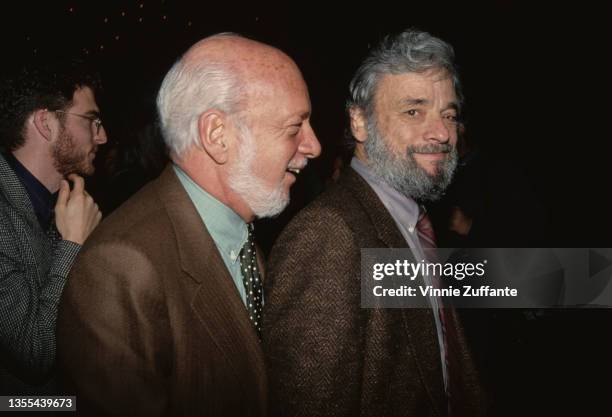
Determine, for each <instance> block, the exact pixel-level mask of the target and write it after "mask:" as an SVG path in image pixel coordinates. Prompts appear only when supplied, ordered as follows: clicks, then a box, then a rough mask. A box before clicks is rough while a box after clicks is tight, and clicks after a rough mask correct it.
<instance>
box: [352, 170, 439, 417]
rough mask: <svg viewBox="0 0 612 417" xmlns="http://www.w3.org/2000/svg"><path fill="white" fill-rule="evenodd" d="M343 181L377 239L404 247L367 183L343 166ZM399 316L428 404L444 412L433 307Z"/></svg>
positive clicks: (402, 241)
mask: <svg viewBox="0 0 612 417" xmlns="http://www.w3.org/2000/svg"><path fill="white" fill-rule="evenodd" d="M343 181H344V185H346V186H347V187H348V188H349V189H351V191H352V194H353V195H354V196H355V198H356V199H357V200H358V201H359V203H360V204H361V207H362V209H363V210H364V211H365V212H366V213H367V214H368V216H369V217H370V219H371V221H372V224H373V225H374V228H375V229H376V231H377V233H378V237H379V239H380V240H381V241H383V242H384V243H385V245H386V246H387V247H389V248H408V244H407V243H406V240H405V239H404V237H403V236H402V234H401V232H400V231H399V230H398V229H397V226H396V224H395V221H394V220H393V217H391V214H390V213H389V211H388V210H387V209H386V208H385V206H384V205H383V203H382V202H381V201H380V199H379V198H378V195H377V194H376V193H375V192H374V190H373V189H372V188H371V187H370V185H369V184H368V183H367V182H366V181H365V180H364V179H363V178H362V177H361V176H360V175H359V174H358V173H357V172H356V171H355V170H354V169H352V168H349V169H347V171H346V173H345V176H344V178H343ZM418 280H420V282H419V284H423V281H422V277H420V276H419V278H418ZM402 317H403V321H404V329H405V331H406V332H407V335H408V340H409V344H410V346H408V348H409V349H410V350H411V351H412V353H413V355H414V358H415V362H416V367H417V369H418V371H419V374H420V377H421V379H422V381H423V385H424V386H425V387H426V390H427V392H428V394H429V397H430V399H431V402H432V406H433V407H434V408H435V409H436V411H437V413H438V415H446V410H441V409H440V407H439V405H440V404H445V403H446V398H445V394H444V383H443V377H442V365H441V358H440V347H439V344H438V336H437V333H436V324H435V322H434V317H433V311H432V309H416V308H410V309H408V308H405V309H403V310H402Z"/></svg>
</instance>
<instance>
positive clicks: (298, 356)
mask: <svg viewBox="0 0 612 417" xmlns="http://www.w3.org/2000/svg"><path fill="white" fill-rule="evenodd" d="M453 60H454V53H453V49H452V47H451V46H450V45H448V44H447V43H446V42H444V41H442V40H440V39H438V38H435V37H433V36H431V35H430V34H428V33H425V32H420V31H416V30H407V31H405V32H403V33H400V34H399V35H397V36H393V37H388V38H386V39H385V40H384V41H383V42H382V43H381V44H380V45H378V47H376V48H375V49H373V50H372V51H371V52H370V53H369V55H368V57H367V58H366V59H365V61H364V62H363V63H362V65H361V66H360V68H359V69H358V70H357V73H356V74H355V76H354V78H353V80H352V82H351V84H350V99H349V102H348V106H347V108H348V112H349V117H350V129H351V132H352V135H353V137H354V139H355V142H356V145H355V150H354V157H353V159H352V161H351V165H350V168H348V169H347V170H346V171H345V172H344V173H343V174H342V176H341V177H340V179H339V180H338V181H337V183H336V184H334V186H332V187H331V188H330V189H329V190H327V191H326V192H325V193H323V194H322V195H321V196H320V197H319V198H318V199H316V200H315V201H314V202H313V203H312V204H311V205H310V206H308V207H307V208H305V209H304V210H303V211H302V212H300V213H299V214H298V215H297V216H296V217H295V218H294V219H293V221H292V222H290V224H289V225H288V226H287V228H286V229H285V230H284V231H283V233H282V234H281V236H280V238H279V239H278V241H277V242H276V244H275V245H274V247H273V249H272V252H271V256H270V262H269V265H268V278H267V280H266V282H265V289H266V291H265V294H266V306H265V310H264V329H263V342H264V352H265V353H266V355H267V360H268V362H267V363H268V375H269V381H270V407H271V410H270V411H271V415H273V416H326V417H330V416H331V417H335V416H338V417H339V416H346V417H349V416H351V417H353V416H377V417H378V416H393V417H398V416H400V417H401V416H445V415H452V416H461V415H465V416H479V415H483V414H484V412H485V411H484V409H485V407H484V401H483V396H482V391H481V388H480V385H479V383H478V377H477V375H476V372H475V369H474V366H473V363H472V360H471V358H470V355H469V352H468V350H467V346H466V343H465V340H464V336H463V331H462V328H461V326H460V325H459V323H458V321H457V319H456V316H455V314H454V312H453V310H452V309H442V308H441V306H440V301H439V300H435V299H430V300H428V301H429V302H430V305H431V308H428V309H362V308H360V305H361V292H360V288H361V286H360V280H359V277H360V267H361V253H360V250H361V249H362V248H410V249H411V251H412V253H413V255H414V257H415V258H416V259H427V258H429V259H430V260H433V259H432V258H431V254H432V253H433V251H432V249H435V242H434V241H433V236H432V235H431V234H428V233H426V230H427V226H428V225H429V226H430V225H431V223H430V222H429V221H428V218H427V215H426V213H425V211H424V209H423V207H422V206H421V205H420V203H422V202H424V201H434V200H436V199H438V198H439V197H440V196H441V195H442V194H443V192H444V189H445V188H446V187H447V186H448V185H449V183H450V181H451V178H452V175H453V171H454V170H455V167H456V166H457V150H456V148H455V145H456V142H457V128H458V118H459V113H460V110H461V104H462V96H461V90H460V83H459V78H458V74H457V71H456V68H455V65H454V62H453ZM430 230H431V229H430ZM443 310H446V312H443Z"/></svg>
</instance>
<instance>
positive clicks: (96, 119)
mask: <svg viewBox="0 0 612 417" xmlns="http://www.w3.org/2000/svg"><path fill="white" fill-rule="evenodd" d="M53 111H54V112H55V113H63V114H71V115H73V116H78V117H81V118H83V119H87V120H89V121H90V122H91V123H92V124H93V126H95V127H96V135H99V134H100V128H101V127H102V119H100V118H99V117H98V116H90V115H87V114H78V113H70V112H67V111H63V110H53Z"/></svg>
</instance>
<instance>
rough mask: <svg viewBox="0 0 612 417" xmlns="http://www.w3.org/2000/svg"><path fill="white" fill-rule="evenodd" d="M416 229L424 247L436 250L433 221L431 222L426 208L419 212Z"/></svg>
mask: <svg viewBox="0 0 612 417" xmlns="http://www.w3.org/2000/svg"><path fill="white" fill-rule="evenodd" d="M416 228H417V231H418V233H419V238H420V240H421V244H422V245H423V247H425V248H435V247H436V235H435V233H434V229H433V225H432V224H431V220H429V216H428V215H427V210H425V208H424V207H421V209H420V210H419V219H418V220H417V224H416Z"/></svg>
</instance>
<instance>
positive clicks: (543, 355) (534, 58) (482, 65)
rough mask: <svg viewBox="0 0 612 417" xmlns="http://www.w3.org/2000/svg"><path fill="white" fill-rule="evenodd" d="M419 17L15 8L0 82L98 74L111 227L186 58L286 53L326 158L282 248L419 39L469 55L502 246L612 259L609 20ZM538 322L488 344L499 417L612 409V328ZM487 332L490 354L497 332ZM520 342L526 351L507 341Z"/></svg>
mask: <svg viewBox="0 0 612 417" xmlns="http://www.w3.org/2000/svg"><path fill="white" fill-rule="evenodd" d="M50 3H51V2H50ZM396 3H397V4H396ZM412 3H414V4H411V2H402V3H399V2H380V1H378V2H369V3H367V2H366V3H364V4H365V5H359V4H358V3H357V2H353V3H348V4H340V3H332V2H328V3H327V4H324V5H314V4H311V3H308V2H285V3H279V4H276V5H262V4H259V2H251V3H248V4H246V5H242V4H239V3H235V2H225V3H222V4H213V3H211V2H204V1H198V2H172V1H151V0H147V1H144V0H143V1H135V2H131V1H129V2H128V1H126V2H95V3H94V2H84V1H55V2H52V4H37V3H35V2H23V3H19V4H10V5H8V4H5V5H3V10H2V12H1V24H0V41H1V42H2V48H1V49H0V53H1V54H2V57H3V58H2V68H0V74H4V73H6V72H9V71H11V70H14V69H15V68H17V69H18V68H19V66H20V64H21V63H22V62H23V61H24V60H26V59H29V58H32V57H33V56H36V57H39V58H43V59H44V57H45V56H53V55H66V54H68V53H71V54H77V55H81V56H83V57H87V58H90V59H92V60H93V61H94V62H95V63H96V64H97V65H98V67H99V69H100V71H101V73H102V77H103V82H104V84H105V95H104V97H101V98H100V100H99V104H100V105H101V107H102V112H103V117H104V122H105V126H106V129H107V133H108V136H109V139H110V140H109V143H108V144H107V145H106V146H105V147H104V149H103V150H102V151H101V152H100V153H99V154H98V157H97V158H96V163H97V164H98V165H99V169H98V171H97V173H96V175H95V176H94V178H92V179H90V180H89V185H90V187H91V188H92V189H93V191H94V194H95V195H96V196H98V200H99V202H100V204H101V206H102V207H104V208H106V210H105V211H106V212H107V213H108V211H109V210H111V209H112V208H113V207H115V206H116V205H117V204H119V203H120V201H122V200H123V199H124V198H126V197H127V195H128V194H130V193H131V192H132V191H133V188H136V187H137V186H138V185H140V184H141V182H142V181H140V180H135V182H134V184H132V185H130V187H128V188H126V185H125V184H126V182H125V179H126V178H125V177H123V179H121V180H119V179H118V178H119V177H116V176H114V175H115V174H114V173H113V172H112V169H108V167H107V166H106V164H105V161H106V160H107V159H108V158H109V155H110V154H111V153H112V151H111V150H112V149H124V148H129V146H130V144H132V143H134V141H135V137H136V136H137V134H138V132H140V131H141V130H142V129H143V127H144V126H145V125H146V124H150V123H151V122H152V120H153V117H154V100H155V95H156V93H157V89H158V87H159V84H160V82H161V79H162V77H163V75H164V74H165V72H166V71H167V70H168V69H169V67H170V66H171V65H172V63H173V62H174V60H175V59H176V58H177V57H178V56H179V55H180V54H182V53H183V52H184V51H185V50H186V49H187V48H188V47H189V46H190V45H191V44H193V43H194V42H195V41H197V40H199V39H201V38H203V37H205V36H208V35H211V34H213V33H217V32H221V31H234V32H238V33H241V34H243V35H246V36H250V37H253V38H255V39H258V40H261V41H263V42H266V43H269V44H272V45H275V46H277V47H279V48H280V49H282V50H284V51H285V52H287V53H288V54H289V55H290V56H291V57H293V58H294V59H295V61H296V62H297V64H298V66H299V67H300V68H301V69H302V71H303V74H304V77H305V79H306V82H307V84H308V86H309V89H310V93H311V99H312V106H313V116H312V124H313V127H314V129H315V132H316V133H317V135H318V138H319V140H320V141H321V143H322V146H323V153H322V156H321V157H320V158H319V159H318V160H317V161H315V162H313V163H312V164H311V165H310V167H309V168H308V169H307V170H306V172H305V173H303V174H302V175H301V176H300V178H299V180H298V183H297V184H296V186H295V187H294V189H293V190H292V203H291V205H290V207H289V209H288V210H287V211H286V212H285V213H283V214H282V215H281V216H280V217H279V218H278V219H275V220H272V221H264V222H261V227H260V229H259V230H260V232H261V231H263V233H259V234H258V236H259V239H261V240H262V244H263V246H264V247H265V248H266V249H268V248H269V246H270V244H271V242H272V241H273V240H274V238H275V236H276V234H277V233H278V231H279V230H280V229H281V227H282V225H284V224H285V223H286V221H288V219H289V218H290V217H291V216H292V215H293V214H294V213H295V212H296V211H297V210H298V209H299V208H301V207H302V206H303V205H304V204H306V203H307V202H308V201H309V200H310V199H311V198H312V197H313V196H314V194H316V192H318V191H319V190H320V188H321V187H322V186H323V184H324V182H325V180H326V179H327V178H328V177H329V175H330V173H331V164H332V161H333V158H334V157H335V156H336V155H337V154H338V153H339V149H340V145H341V143H342V141H343V136H344V129H345V116H344V111H343V108H344V100H345V97H346V92H347V86H348V83H349V80H350V78H351V75H352V73H353V72H354V71H355V69H356V67H357V66H358V64H359V62H360V61H361V60H362V58H363V57H364V55H365V53H366V51H367V50H368V48H369V46H371V45H373V44H375V43H376V42H377V41H378V40H379V39H380V38H381V37H382V36H383V35H384V34H388V33H395V32H398V31H401V30H402V29H404V28H407V27H411V26H412V27H417V28H419V29H423V30H427V31H429V32H431V33H432V34H434V35H436V36H439V37H441V38H443V39H445V40H447V41H448V42H450V43H451V44H452V45H453V46H454V47H455V51H456V54H457V60H458V64H459V67H460V71H461V74H462V78H463V82H464V89H465V95H466V102H467V107H466V112H465V117H466V125H467V137H468V138H469V139H470V141H471V142H472V143H474V144H476V146H477V147H478V148H479V149H480V151H481V155H482V156H481V158H482V160H484V161H485V162H486V164H485V165H486V167H487V168H486V169H483V170H481V171H477V172H476V173H475V174H473V175H475V176H476V177H477V178H478V177H479V178H480V180H482V181H483V182H485V183H486V184H487V187H486V188H487V191H485V192H486V193H488V194H487V198H488V199H489V200H492V201H495V202H496V203H497V204H496V205H493V206H490V207H494V208H495V209H494V210H491V209H490V210H489V212H488V219H489V221H492V222H493V223H492V224H493V226H491V227H490V228H488V232H489V235H488V238H489V241H488V243H489V244H488V246H513V245H515V244H516V245H517V246H519V242H520V243H523V244H521V245H520V246H529V245H530V244H531V243H532V241H531V240H530V239H529V237H530V236H532V231H531V228H532V226H534V227H539V226H541V229H542V230H544V231H545V232H544V240H541V241H538V242H541V243H542V244H543V245H547V246H550V247H611V246H612V220H611V216H610V211H611V210H610V208H611V203H610V199H609V189H610V187H609V178H610V176H611V175H610V159H611V151H612V144H611V143H612V135H611V133H610V128H611V126H612V106H611V99H612V94H611V93H612V76H611V74H612V71H611V70H612V65H611V64H610V58H609V55H610V49H611V48H610V40H611V39H610V35H609V32H610V31H609V28H608V27H609V22H607V20H608V19H607V17H608V14H607V13H605V12H604V11H603V10H599V9H595V8H593V7H592V6H591V5H589V4H588V3H587V2H579V3H575V4H572V5H570V6H567V7H564V6H559V4H557V3H550V4H542V3H536V2H532V3H531V4H522V3H519V2H516V1H509V0H503V1H502V0H497V1H492V2H488V3H486V4H484V5H480V6H474V5H472V6H469V7H464V6H460V5H457V4H455V5H447V4H443V3H439V2H435V3H431V4H424V3H423V2H418V3H417V2H412ZM128 172H129V171H128ZM138 178H139V179H142V178H144V177H138ZM313 184H314V186H313ZM490 207H489V208H490ZM532 209H533V210H532ZM532 213H533V216H532ZM532 218H533V219H537V221H532V220H531V219H532ZM498 231H499V232H498ZM538 233H541V230H540V231H539V232H538ZM522 238H524V239H522ZM536 313H537V314H536ZM536 313H534V314H533V315H531V316H529V315H527V316H526V315H525V314H522V315H521V317H519V318H517V317H516V316H513V315H509V316H507V317H505V316H503V315H501V317H499V316H498V317H495V318H494V319H495V320H497V321H495V320H494V321H493V323H494V324H493V326H494V328H490V327H489V328H488V330H487V331H489V332H491V333H490V334H492V335H495V340H496V343H497V344H498V345H497V351H496V352H497V353H496V354H491V355H490V357H489V356H486V353H488V352H484V353H483V355H484V356H483V357H486V358H487V359H486V360H484V363H483V364H482V365H481V366H483V367H485V368H489V372H488V373H489V375H492V376H491V378H492V384H494V385H495V386H496V387H497V391H498V392H497V395H498V396H499V397H500V398H502V400H501V402H500V403H498V404H502V405H501V406H498V407H501V408H502V410H501V411H500V410H499V409H498V413H499V414H500V415H531V414H532V412H533V413H534V414H536V412H537V413H539V414H540V415H549V413H547V410H548V411H550V412H551V413H553V412H554V413H555V414H565V413H564V412H567V413H568V414H569V413H570V412H573V413H578V414H582V413H584V412H586V410H597V411H598V412H601V411H602V410H604V411H605V410H606V409H608V406H606V405H605V404H606V401H605V399H606V398H607V394H606V391H607V389H606V388H605V387H606V385H608V386H609V382H608V381H609V375H610V373H609V371H610V366H609V365H610V364H609V359H608V356H609V355H610V352H611V351H610V350H609V346H610V345H609V337H608V336H607V333H608V332H609V328H612V326H610V324H611V322H610V320H609V319H608V318H607V317H608V316H607V315H605V316H604V314H603V313H602V312H600V311H594V312H593V311H589V312H582V313H579V314H577V313H576V312H570V313H567V314H561V313H558V314H556V315H550V314H547V313H546V314H541V313H542V312H539V313H538V312H536ZM471 320H472V322H473V323H476V324H473V327H474V329H473V330H472V334H473V335H472V337H473V338H474V340H476V341H478V336H479V334H480V335H481V337H483V336H482V331H483V329H485V328H486V327H479V326H480V325H479V324H478V322H477V320H475V319H474V318H472V319H471ZM468 324H469V321H468ZM486 326H491V324H490V322H488V323H487V324H486ZM495 327H496V328H495ZM515 334H518V335H519V336H516V337H515V336H513V335H515ZM505 335H511V336H508V339H507V340H505V339H504V336H505ZM475 343H476V342H475ZM489 348H490V346H488V345H485V346H484V347H482V348H481V350H485V351H486V350H487V349H489ZM512 358H513V359H512ZM515 365H516V366H515ZM491 369H493V371H491ZM601 379H603V380H604V381H606V382H604V383H603V384H601V383H599V382H598V380H601ZM515 393H517V394H515ZM513 404H514V405H513ZM534 404H537V405H534ZM513 407H514V408H513ZM606 414H607V413H606Z"/></svg>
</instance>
